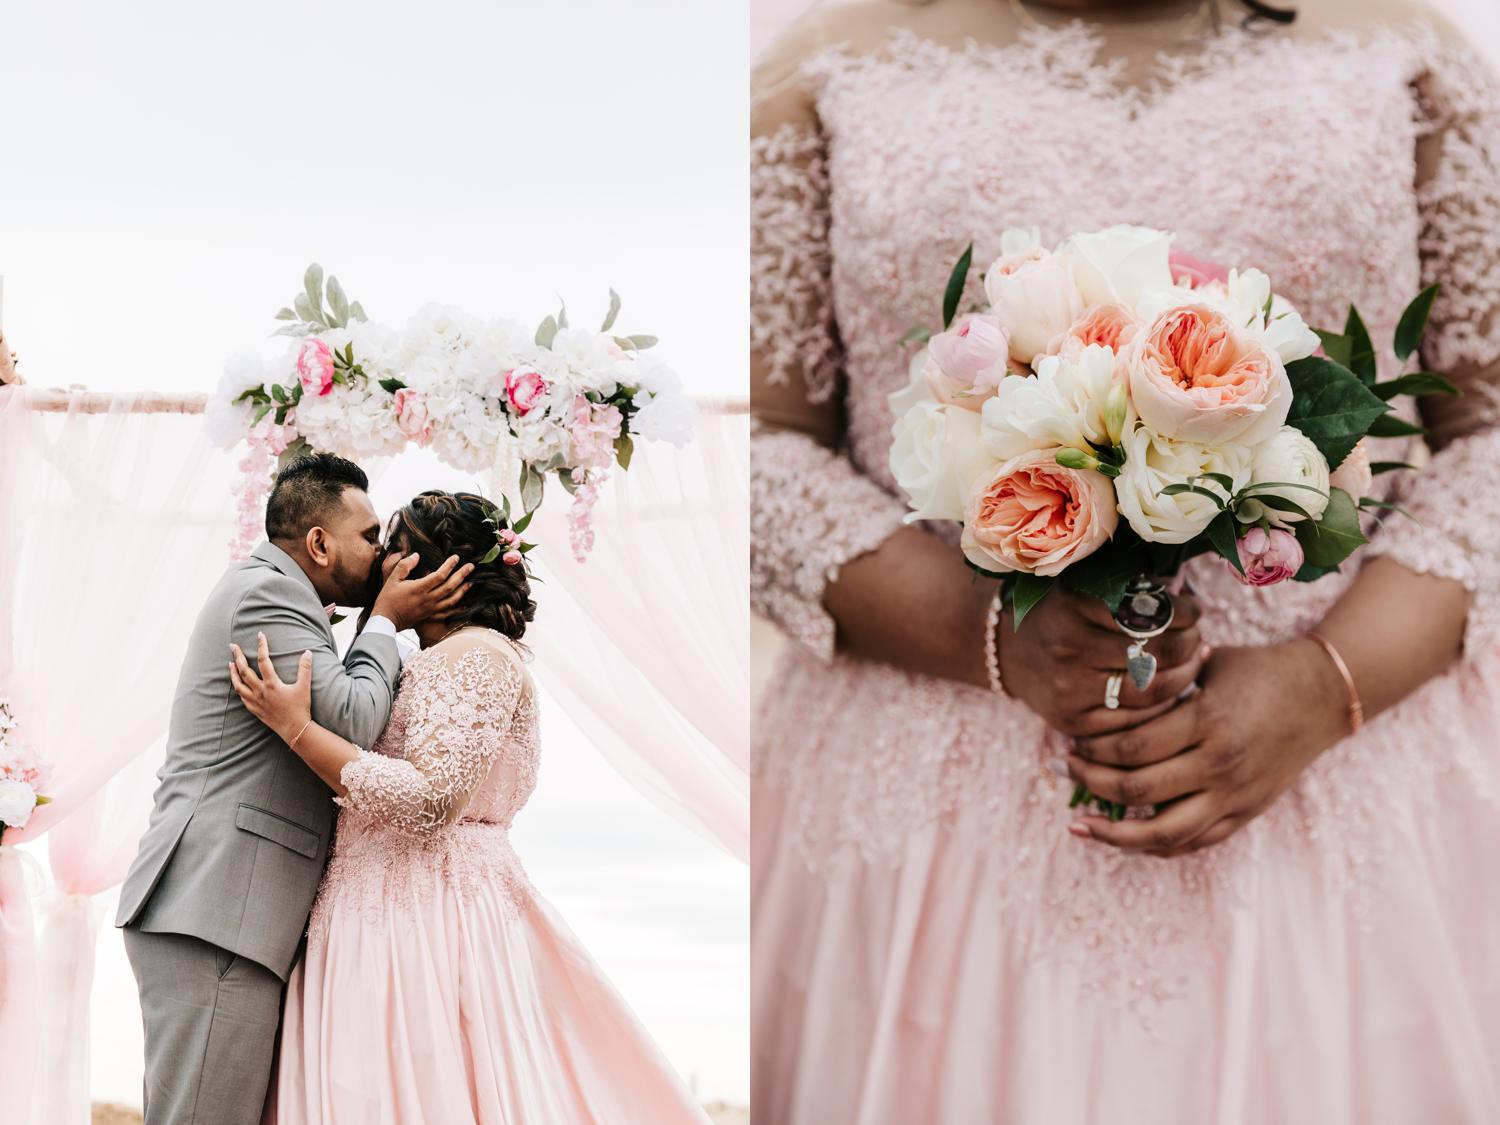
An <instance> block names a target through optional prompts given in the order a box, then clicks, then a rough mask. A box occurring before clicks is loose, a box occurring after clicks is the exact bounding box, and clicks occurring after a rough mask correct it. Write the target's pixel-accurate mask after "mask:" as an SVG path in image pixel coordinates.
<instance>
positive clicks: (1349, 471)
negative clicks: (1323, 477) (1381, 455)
mask: <svg viewBox="0 0 1500 1125" xmlns="http://www.w3.org/2000/svg"><path fill="white" fill-rule="evenodd" d="M1374 483H1375V475H1374V473H1372V472H1371V470H1370V447H1369V446H1368V445H1367V444H1365V440H1364V439H1363V438H1361V439H1360V440H1359V444H1358V445H1356V446H1355V447H1354V448H1353V449H1352V450H1350V451H1349V456H1347V457H1345V458H1344V459H1343V461H1342V462H1340V463H1339V467H1338V468H1337V469H1335V470H1334V471H1333V473H1332V474H1331V475H1330V476H1329V478H1328V487H1329V488H1342V489H1343V490H1344V491H1345V492H1347V493H1348V494H1349V496H1350V497H1351V498H1352V499H1353V500H1354V502H1355V503H1356V504H1358V503H1359V502H1360V501H1361V500H1363V499H1364V498H1365V497H1366V496H1368V495H1370V487H1371V485H1373V484H1374Z"/></svg>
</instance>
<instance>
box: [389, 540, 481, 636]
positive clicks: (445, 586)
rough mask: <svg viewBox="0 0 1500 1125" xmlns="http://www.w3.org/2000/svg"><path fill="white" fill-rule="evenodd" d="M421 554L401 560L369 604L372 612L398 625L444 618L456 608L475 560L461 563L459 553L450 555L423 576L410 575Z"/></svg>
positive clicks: (398, 628) (406, 626)
mask: <svg viewBox="0 0 1500 1125" xmlns="http://www.w3.org/2000/svg"><path fill="white" fill-rule="evenodd" d="M417 562H418V556H417V555H415V554H411V555H407V556H406V557H405V558H404V559H402V560H401V561H400V562H398V563H397V564H396V566H395V568H394V569H393V570H392V571H391V576H390V577H389V578H387V579H386V581H385V585H383V586H382V587H381V588H380V593H379V594H377V595H376V597H375V604H374V605H373V606H371V607H370V611H371V613H372V614H380V615H381V616H382V617H386V618H389V619H390V621H391V623H392V624H394V625H395V626H396V629H397V630H398V631H399V630H402V629H410V628H411V627H412V626H414V625H416V624H418V623H420V622H423V621H430V620H433V619H434V618H441V617H443V616H444V615H446V614H447V613H449V612H451V611H452V610H453V609H455V608H456V607H457V606H458V605H459V603H460V602H462V601H463V598H464V594H465V593H467V592H468V588H469V587H468V581H467V580H468V577H469V574H470V573H471V572H472V571H473V570H474V564H473V563H464V564H463V565H462V566H459V565H458V556H457V555H449V556H448V558H447V560H446V561H445V562H444V563H443V565H442V566H440V567H438V568H437V569H436V570H434V571H433V572H432V573H431V574H428V575H424V576H423V577H421V578H411V577H410V575H411V572H412V570H413V568H415V567H416V565H417Z"/></svg>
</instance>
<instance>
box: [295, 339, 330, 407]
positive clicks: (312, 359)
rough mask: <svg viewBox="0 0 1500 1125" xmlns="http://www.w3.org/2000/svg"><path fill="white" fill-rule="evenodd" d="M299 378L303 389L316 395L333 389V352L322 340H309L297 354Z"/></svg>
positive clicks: (324, 393)
mask: <svg viewBox="0 0 1500 1125" xmlns="http://www.w3.org/2000/svg"><path fill="white" fill-rule="evenodd" d="M297 378H298V379H300V380H301V381H302V389H303V391H305V392H309V393H311V394H315V395H326V394H327V393H328V392H329V391H331V390H333V352H331V351H329V350H328V345H327V344H325V343H323V341H322V340H308V341H307V342H306V343H305V344H303V345H302V351H301V352H300V353H298V355H297Z"/></svg>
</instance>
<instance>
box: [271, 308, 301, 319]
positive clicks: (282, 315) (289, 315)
mask: <svg viewBox="0 0 1500 1125" xmlns="http://www.w3.org/2000/svg"><path fill="white" fill-rule="evenodd" d="M276 319H277V320H296V319H297V311H296V310H295V309H277V310H276Z"/></svg>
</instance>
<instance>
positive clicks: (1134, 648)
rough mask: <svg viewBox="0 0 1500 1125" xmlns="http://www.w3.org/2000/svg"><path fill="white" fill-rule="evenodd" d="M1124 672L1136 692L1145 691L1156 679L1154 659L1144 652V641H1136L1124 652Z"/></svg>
mask: <svg viewBox="0 0 1500 1125" xmlns="http://www.w3.org/2000/svg"><path fill="white" fill-rule="evenodd" d="M1125 671H1127V672H1129V673H1130V682H1131V683H1133V684H1134V685H1135V688H1136V690H1137V691H1145V690H1146V689H1147V688H1148V687H1150V686H1151V681H1152V680H1154V679H1155V678H1156V657H1155V656H1153V655H1152V654H1151V653H1149V652H1147V651H1146V644H1145V642H1144V641H1136V642H1135V643H1134V644H1133V645H1131V646H1130V647H1129V648H1127V649H1126V650H1125Z"/></svg>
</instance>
